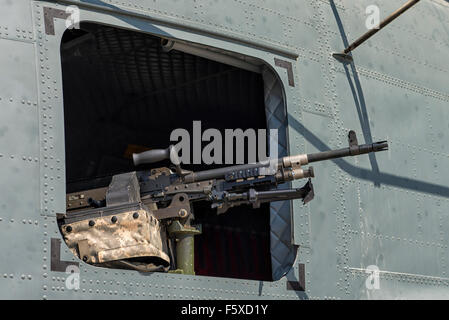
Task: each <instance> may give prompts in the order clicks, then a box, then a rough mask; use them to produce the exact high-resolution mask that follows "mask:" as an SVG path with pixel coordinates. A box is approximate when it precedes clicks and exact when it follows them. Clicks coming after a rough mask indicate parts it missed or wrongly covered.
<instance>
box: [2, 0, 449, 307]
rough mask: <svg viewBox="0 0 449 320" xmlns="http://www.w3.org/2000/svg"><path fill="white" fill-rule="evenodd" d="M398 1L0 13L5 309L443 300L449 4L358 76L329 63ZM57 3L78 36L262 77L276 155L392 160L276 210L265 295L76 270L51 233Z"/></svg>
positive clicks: (251, 1) (139, 0) (60, 162)
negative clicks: (162, 42) (352, 147)
mask: <svg viewBox="0 0 449 320" xmlns="http://www.w3.org/2000/svg"><path fill="white" fill-rule="evenodd" d="M404 2H405V1H404V0H388V1H387V0H383V1H382V0H357V1H354V0H239V1H234V0H216V1H209V0H185V1H176V0H154V1H153V0H120V1H116V0H60V1H37V0H35V1H30V0H14V1H13V0H0V70H1V72H0V252H1V253H0V257H1V258H0V298H2V299H276V300H279V299H449V274H448V273H449V266H448V264H449V171H448V168H449V145H448V143H447V142H448V139H449V109H448V107H449V89H448V88H449V69H448V58H449V3H448V2H446V1H443V0H422V1H420V2H419V3H418V4H416V5H415V6H414V7H413V8H411V9H410V10H408V11H407V12H406V13H404V14H403V15H401V16H400V17H399V18H397V19H396V20H395V21H393V22H392V23H391V24H390V25H388V26H387V27H385V28H384V29H383V30H381V31H380V32H378V33H377V34H376V35H375V36H374V37H372V38H370V39H369V40H368V41H367V42H365V43H364V44H362V45H361V46H360V47H358V48H357V49H356V50H354V52H353V53H352V57H353V62H347V63H345V62H341V61H339V60H337V59H335V58H334V57H333V56H332V54H333V53H335V52H341V51H342V50H343V49H344V48H345V47H347V45H348V44H349V43H350V42H351V41H353V40H355V39H357V38H358V37H359V36H361V35H362V34H364V33H365V32H367V31H368V30H367V28H366V22H367V19H368V18H370V14H368V13H367V11H366V10H367V8H368V7H369V6H371V5H376V6H377V7H378V8H379V9H380V17H381V19H382V18H383V17H386V16H387V15H389V14H390V13H391V12H394V11H395V10H396V9H397V8H399V7H400V6H401V5H403V4H404ZM69 6H76V8H77V10H78V11H77V12H75V15H78V14H79V18H80V20H81V27H83V24H87V23H89V24H90V25H100V26H107V27H108V28H117V29H120V30H126V31H127V32H135V33H136V34H139V35H142V34H144V35H149V36H152V37H158V38H163V39H169V40H174V41H175V42H179V43H182V44H184V45H187V46H188V45H192V46H193V47H196V46H198V45H200V46H201V48H202V49H201V50H203V51H202V52H203V53H204V50H206V51H207V50H209V53H210V52H214V57H215V56H218V55H221V56H222V60H223V61H228V60H226V57H232V61H233V63H234V65H235V60H240V61H241V63H242V66H243V65H245V64H248V63H250V64H251V65H252V66H254V65H256V66H257V67H258V68H261V70H265V71H262V73H265V74H264V77H263V78H264V82H265V96H264V98H265V100H264V101H265V107H266V109H263V108H262V109H261V110H260V112H261V114H264V113H266V114H267V127H269V128H275V129H280V130H284V131H285V132H284V142H285V144H284V145H283V146H282V147H283V148H284V149H285V152H286V153H288V154H292V155H293V154H303V153H312V152H317V151H325V150H329V149H338V148H342V147H345V146H347V133H348V131H349V130H354V131H356V132H358V133H359V142H361V143H372V142H373V141H377V140H388V142H389V150H388V152H383V153H378V154H375V155H370V156H362V157H358V158H350V159H344V160H335V161H329V162H326V163H319V164H318V165H317V166H315V171H316V178H315V179H314V185H315V193H316V196H315V199H314V200H313V201H312V202H310V203H309V204H307V205H305V206H304V205H303V204H302V203H301V202H300V201H294V202H291V203H290V202H288V203H280V204H279V203H273V204H272V205H271V208H270V217H271V220H270V227H271V230H270V241H271V244H270V254H271V256H266V257H265V260H264V261H265V263H268V264H271V271H272V274H271V281H269V280H254V279H236V278H225V277H214V276H207V275H195V276H192V275H182V274H172V273H149V274H144V273H140V272H137V271H130V270H115V269H106V268H99V267H95V266H91V265H88V264H86V263H84V262H83V261H81V260H79V259H78V258H77V257H75V256H74V255H73V254H72V253H71V252H70V251H69V250H68V248H67V246H66V244H65V243H64V240H63V238H62V236H61V233H60V231H59V228H58V225H57V220H56V215H57V214H59V213H65V212H66V192H68V190H67V189H66V188H67V186H66V179H67V178H66V177H67V172H66V143H67V142H66V141H67V140H66V139H65V133H66V134H67V130H68V128H65V125H66V123H67V119H66V121H65V118H64V117H65V116H67V114H66V115H65V114H64V102H65V101H64V100H66V98H65V97H66V96H65V95H64V90H65V89H66V87H65V86H64V90H63V70H62V69H63V67H62V66H63V65H64V64H65V62H64V61H66V60H64V61H63V59H62V58H61V55H62V51H64V50H69V51H70V46H68V48H63V49H61V43H62V41H63V36H64V34H65V33H66V32H67V29H71V28H72V27H73V25H67V19H69V18H70V17H72V16H71V14H73V12H74V11H70V10H69V11H68V10H67V8H68V7H69ZM72 8H74V7H72ZM73 10H75V9H73ZM75 22H76V21H75ZM75 41H76V40H75ZM80 41H81V40H80ZM80 54H81V55H82V54H84V53H82V52H81V53H80ZM76 55H77V53H76V52H75V53H73V56H75V57H76ZM64 59H65V58H64ZM67 59H69V58H67ZM91 63H92V64H95V63H97V62H96V61H92V62H91ZM149 63H151V61H150V62H149ZM153 63H157V62H153ZM224 63H226V62H224ZM70 72H71V73H73V74H74V76H75V74H76V69H72V70H71V71H70ZM192 72H193V71H192ZM270 77H271V78H270ZM270 81H271V82H270ZM130 83H132V81H131V80H130ZM267 83H271V84H273V87H272V88H275V89H276V88H277V89H278V90H277V91H276V90H275V89H273V90H271V91H270V89H267V88H266V87H267ZM92 92H93V91H92ZM204 94H207V93H204ZM209 94H210V93H209ZM248 94H249V93H248ZM94 95H95V94H93V97H92V99H97V98H96V97H95V96H94ZM110 95H114V93H113V92H110ZM100 99H106V100H107V99H108V97H106V98H105V97H102V98H100ZM82 103H84V102H81V101H80V104H82ZM80 108H81V106H80ZM270 111H271V112H270ZM168 116H171V117H174V118H176V113H172V114H170V115H164V117H168ZM192 120H203V121H204V122H206V121H207V117H205V118H204V119H192ZM172 129H174V128H172ZM120 130H121V129H120V127H117V129H116V132H117V136H120V135H122V133H121V131H120ZM161 144H162V145H168V144H169V142H168V141H162V142H161ZM294 186H297V187H301V186H302V183H301V182H295V183H294ZM280 206H286V209H285V208H280ZM282 210H283V211H284V212H287V213H288V214H287V217H285V215H284V216H282V214H281V211H282ZM279 219H281V220H282V221H279ZM254 263H256V262H254ZM71 267H73V268H74V269H73V268H71ZM73 270H76V272H75V274H77V275H78V276H79V278H78V279H79V286H77V285H76V284H77V283H76V281H75V282H73V281H72V282H70V281H68V280H71V277H73V274H72V273H71V271H73ZM78 272H79V273H78ZM68 284H69V285H68Z"/></svg>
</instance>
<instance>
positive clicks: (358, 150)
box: [307, 141, 388, 163]
mask: <svg viewBox="0 0 449 320" xmlns="http://www.w3.org/2000/svg"><path fill="white" fill-rule="evenodd" d="M386 150H388V142H387V141H380V142H375V143H371V144H364V145H360V146H351V147H349V148H344V149H339V150H330V151H324V152H318V153H312V154H308V155H307V159H308V162H309V163H312V162H317V161H324V160H330V159H337V158H344V157H351V156H358V155H361V154H368V153H372V152H380V151H386Z"/></svg>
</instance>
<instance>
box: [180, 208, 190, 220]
mask: <svg viewBox="0 0 449 320" xmlns="http://www.w3.org/2000/svg"><path fill="white" fill-rule="evenodd" d="M178 214H179V216H180V217H181V218H186V217H187V215H188V212H187V210H186V209H181V210H179V212H178Z"/></svg>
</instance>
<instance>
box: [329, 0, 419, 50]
mask: <svg viewBox="0 0 449 320" xmlns="http://www.w3.org/2000/svg"><path fill="white" fill-rule="evenodd" d="M419 1H420V0H410V1H408V2H407V3H406V4H404V5H403V6H402V7H400V8H399V9H398V10H396V11H395V12H393V13H392V14H391V15H390V16H389V17H388V18H386V19H385V20H384V21H382V22H381V23H380V25H379V28H378V29H371V30H370V31H368V32H367V33H365V34H364V35H363V36H361V37H360V38H358V39H357V40H356V41H354V42H353V43H352V44H350V45H349V46H348V47H347V48H346V49H345V50H344V51H343V52H342V53H340V54H338V53H337V54H334V56H340V57H341V56H347V55H348V53H350V52H351V51H353V50H354V49H355V48H357V47H358V46H360V45H361V44H362V43H364V42H365V41H366V40H368V39H369V38H371V37H372V36H374V35H375V34H376V33H377V32H379V31H380V30H382V29H383V28H384V27H385V26H387V25H388V24H389V23H390V22H392V21H393V20H395V19H396V18H398V17H399V16H400V15H401V14H403V13H404V12H405V11H407V10H408V9H410V8H411V7H413V6H414V5H415V4H417V3H418V2H419Z"/></svg>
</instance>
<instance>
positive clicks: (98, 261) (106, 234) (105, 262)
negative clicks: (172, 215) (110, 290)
mask: <svg viewBox="0 0 449 320" xmlns="http://www.w3.org/2000/svg"><path fill="white" fill-rule="evenodd" d="M76 220H77V221H73V222H71V221H70V222H69V223H67V224H64V225H62V226H61V232H62V234H63V236H64V238H65V241H66V243H67V245H68V246H69V248H70V250H71V251H72V252H73V254H75V255H77V256H78V257H79V258H80V259H82V260H83V261H84V262H86V263H89V264H94V265H98V266H103V267H113V268H125V269H136V270H139V271H143V272H154V271H167V270H168V268H169V265H170V258H169V256H168V255H167V254H166V252H168V250H167V246H166V237H165V234H166V233H165V227H164V226H162V225H161V224H160V222H159V221H158V220H157V219H156V218H155V217H154V216H153V215H152V213H151V211H150V210H149V209H148V208H147V207H146V206H144V205H143V204H134V205H132V206H130V205H127V206H120V207H114V208H110V209H106V208H102V209H101V210H99V209H97V210H93V211H92V212H90V213H84V214H83V215H82V216H81V217H78V218H77V219H76Z"/></svg>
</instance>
